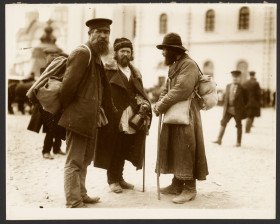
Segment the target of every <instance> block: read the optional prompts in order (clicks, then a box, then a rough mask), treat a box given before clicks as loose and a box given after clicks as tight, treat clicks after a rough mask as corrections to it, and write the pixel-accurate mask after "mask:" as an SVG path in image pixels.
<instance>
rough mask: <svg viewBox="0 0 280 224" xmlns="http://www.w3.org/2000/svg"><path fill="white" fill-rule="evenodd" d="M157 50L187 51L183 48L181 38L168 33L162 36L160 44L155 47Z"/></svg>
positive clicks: (175, 34)
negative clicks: (173, 49)
mask: <svg viewBox="0 0 280 224" xmlns="http://www.w3.org/2000/svg"><path fill="white" fill-rule="evenodd" d="M157 48H158V49H161V50H162V49H164V48H175V49H180V50H182V51H186V50H187V49H186V48H184V47H183V44H182V40H181V37H180V36H179V35H178V34H177V33H168V34H166V35H165V36H164V38H163V41H162V44H159V45H157Z"/></svg>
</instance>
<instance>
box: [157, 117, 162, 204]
mask: <svg viewBox="0 0 280 224" xmlns="http://www.w3.org/2000/svg"><path fill="white" fill-rule="evenodd" d="M161 120H162V115H161V114H160V115H159V119H158V139H157V165H156V168H157V196H158V200H160V184H159V176H160V163H159V162H160V157H159V156H160V145H159V143H160V131H161Z"/></svg>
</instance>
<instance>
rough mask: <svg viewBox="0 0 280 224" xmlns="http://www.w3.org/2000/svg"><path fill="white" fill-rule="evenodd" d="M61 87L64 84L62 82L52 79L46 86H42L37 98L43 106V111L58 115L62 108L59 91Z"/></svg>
mask: <svg viewBox="0 0 280 224" xmlns="http://www.w3.org/2000/svg"><path fill="white" fill-rule="evenodd" d="M61 85H62V82H61V81H60V80H57V79H54V78H50V79H49V80H48V82H47V83H46V84H45V85H44V86H42V87H41V88H40V89H39V90H38V92H37V94H36V97H37V99H38V100H39V102H40V104H41V105H42V107H43V109H44V110H45V111H48V112H50V113H51V114H55V113H57V112H58V111H59V110H60V108H61V104H60V101H59V91H60V88H61Z"/></svg>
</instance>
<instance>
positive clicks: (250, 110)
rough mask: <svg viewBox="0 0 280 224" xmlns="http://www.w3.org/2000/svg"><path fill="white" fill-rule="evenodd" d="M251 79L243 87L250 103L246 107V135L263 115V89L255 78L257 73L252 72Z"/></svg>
mask: <svg viewBox="0 0 280 224" xmlns="http://www.w3.org/2000/svg"><path fill="white" fill-rule="evenodd" d="M249 74H250V79H249V80H247V81H246V82H245V83H244V84H243V87H244V88H245V89H246V91H247V94H248V103H247V105H246V113H247V120H246V129H245V132H246V133H250V131H251V128H252V126H253V122H254V119H255V117H260V115H261V88H260V84H259V83H258V81H257V80H256V78H255V72H254V71H251V72H250V73H249Z"/></svg>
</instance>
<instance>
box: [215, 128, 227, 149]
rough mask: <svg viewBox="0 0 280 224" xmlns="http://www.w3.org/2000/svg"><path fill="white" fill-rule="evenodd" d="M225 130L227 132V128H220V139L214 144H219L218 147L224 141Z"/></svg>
mask: <svg viewBox="0 0 280 224" xmlns="http://www.w3.org/2000/svg"><path fill="white" fill-rule="evenodd" d="M225 130H226V127H223V126H221V127H220V132H219V135H218V139H217V140H216V141H214V142H213V143H215V144H218V145H221V144H222V139H223V136H224V134H225Z"/></svg>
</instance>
